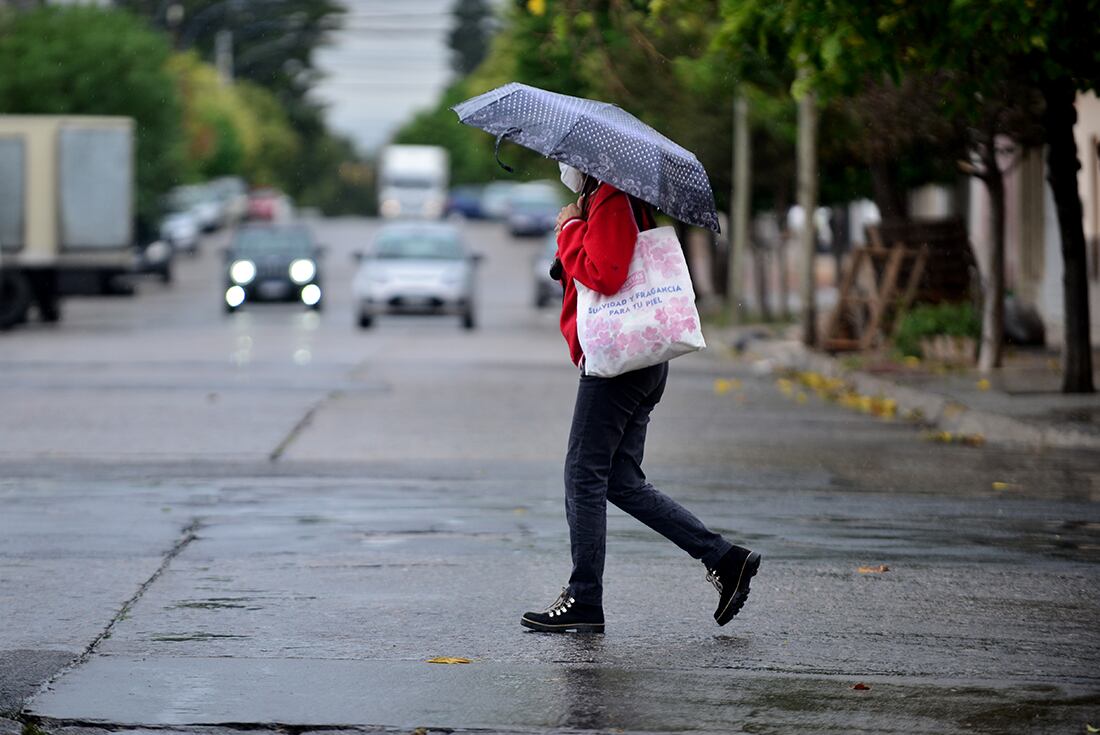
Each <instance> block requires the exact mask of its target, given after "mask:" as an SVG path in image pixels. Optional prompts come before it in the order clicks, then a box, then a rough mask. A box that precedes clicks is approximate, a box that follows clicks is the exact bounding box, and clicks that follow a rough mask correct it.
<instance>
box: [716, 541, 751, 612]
mask: <svg viewBox="0 0 1100 735" xmlns="http://www.w3.org/2000/svg"><path fill="white" fill-rule="evenodd" d="M759 568H760V553H759V552H756V551H753V552H751V553H750V554H749V555H748V556H746V557H745V561H744V563H743V564H742V565H741V574H740V575H739V576H738V577H737V591H736V592H734V593H733V595H731V596H730V600H729V602H727V603H726V606H725V607H724V608H723V609H722V610H720V611H719V612H717V613H716V614H715V615H714V620H715V622H717V623H718V624H719V625H725V624H726V623H728V622H729V621H731V620H733V616H734V615H736V614H737V613H739V612H741V608H742V607H744V605H745V600H747V599H749V581H750V580H751V579H752V578H753V577H754V576H755V575H756V570H758V569H759Z"/></svg>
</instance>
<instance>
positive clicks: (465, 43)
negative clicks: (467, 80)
mask: <svg viewBox="0 0 1100 735" xmlns="http://www.w3.org/2000/svg"><path fill="white" fill-rule="evenodd" d="M452 14H453V15H454V19H455V25H454V28H452V29H451V32H450V34H449V35H448V36H447V45H449V46H450V47H451V68H453V69H454V70H455V73H456V74H459V75H461V76H465V75H467V74H469V73H471V72H473V71H474V70H475V69H477V67H478V66H480V65H481V62H482V61H483V60H484V59H485V56H486V54H488V52H489V39H490V37H491V35H492V25H491V24H492V21H493V13H492V9H491V8H490V7H489V3H488V2H487V0H458V2H456V3H455V9H454V10H453V11H452Z"/></svg>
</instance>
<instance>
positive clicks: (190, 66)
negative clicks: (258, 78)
mask: <svg viewBox="0 0 1100 735" xmlns="http://www.w3.org/2000/svg"><path fill="white" fill-rule="evenodd" d="M169 68H170V69H171V70H172V73H173V74H174V75H175V77H176V84H177V85H178V87H179V90H180V96H181V98H182V100H183V127H184V131H185V134H186V138H187V142H186V150H187V176H188V178H190V179H192V180H205V179H210V178H215V177H217V176H224V175H229V174H241V175H243V176H244V177H245V178H246V179H247V180H248V181H249V182H251V183H252V184H254V185H267V186H276V187H279V188H286V187H288V186H289V184H290V183H291V179H292V171H293V169H294V166H295V158H296V156H297V155H298V152H299V151H300V149H301V144H300V141H299V139H298V135H297V133H295V131H294V130H293V129H292V128H291V126H290V121H289V120H288V119H287V116H286V113H285V112H284V111H283V108H282V106H281V105H280V104H279V102H278V100H277V99H275V96H274V95H273V94H272V93H271V92H269V91H267V90H266V89H264V88H262V87H259V86H257V85H255V84H251V83H249V82H236V83H234V84H224V83H222V81H221V80H220V79H219V78H218V75H217V72H216V71H215V70H214V67H212V66H210V65H209V64H206V63H204V62H203V61H201V60H200V59H199V57H198V55H197V54H195V53H193V52H188V53H184V54H177V55H176V56H175V57H173V58H172V60H171V62H170V63H169Z"/></svg>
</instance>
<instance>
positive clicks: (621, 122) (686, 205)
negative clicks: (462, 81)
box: [451, 82, 718, 232]
mask: <svg viewBox="0 0 1100 735" xmlns="http://www.w3.org/2000/svg"><path fill="white" fill-rule="evenodd" d="M451 109H453V110H454V111H455V112H456V113H457V114H458V119H459V120H460V121H461V122H463V123H465V124H467V125H472V126H473V127H475V128H480V129H482V130H484V131H486V132H488V133H491V134H492V135H495V136H496V137H497V148H498V149H499V148H500V143H501V141H502V140H511V141H514V142H516V143H519V144H520V145H522V146H525V147H527V148H530V149H532V150H535V151H538V152H539V153H541V154H542V155H544V156H547V157H548V158H552V159H554V160H555V161H562V162H564V163H567V164H569V165H570V166H573V167H574V168H576V169H578V170H580V171H583V172H584V173H586V174H589V175H590V176H595V177H596V178H597V179H599V180H600V181H606V182H607V183H609V184H611V185H612V186H614V187H615V188H617V189H619V190H621V191H625V192H627V193H628V194H632V195H633V196H636V197H637V198H639V199H641V200H643V201H646V202H649V203H650V204H652V205H653V206H655V207H657V208H658V209H660V210H661V211H663V212H665V213H666V214H669V215H671V216H672V217H675V218H676V219H678V220H680V221H682V222H686V223H688V224H691V225H698V226H699V227H706V228H709V229H711V230H714V231H715V232H718V213H717V212H716V211H715V208H714V193H713V192H712V191H711V188H710V179H708V178H707V172H706V170H705V169H704V168H703V164H701V163H699V159H697V158H696V157H695V155H694V154H692V153H691V151H688V150H686V149H684V148H682V147H680V146H679V145H677V144H676V143H673V142H672V141H671V140H669V139H668V138H666V137H665V136H663V135H661V134H660V133H658V132H657V131H656V130H654V129H653V128H651V127H649V126H648V125H646V124H645V123H643V122H642V121H641V120H639V119H638V118H636V117H634V116H633V115H631V114H630V113H628V112H626V111H624V110H623V109H622V108H619V107H616V106H615V105H612V104H608V103H606V102H597V101H595V100H588V99H583V98H580V97H570V96H569V95H565V94H557V93H556V92H547V91H546V90H544V89H539V88H537V87H531V86H528V85H526V84H518V83H515V82H513V83H511V84H505V85H504V86H503V87H497V88H496V89H494V90H492V91H489V92H486V93H485V94H482V95H478V96H477V97H472V98H470V99H468V100H466V101H465V102H461V103H459V104H457V105H455V106H454V107H453V108H451Z"/></svg>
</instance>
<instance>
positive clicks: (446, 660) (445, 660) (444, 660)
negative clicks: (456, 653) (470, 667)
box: [427, 656, 470, 664]
mask: <svg viewBox="0 0 1100 735" xmlns="http://www.w3.org/2000/svg"><path fill="white" fill-rule="evenodd" d="M427 663H430V664H468V663H470V659H468V658H454V657H452V656H436V657H435V658H430V659H428V661H427Z"/></svg>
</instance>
